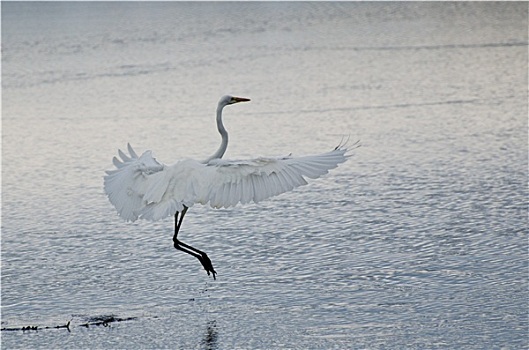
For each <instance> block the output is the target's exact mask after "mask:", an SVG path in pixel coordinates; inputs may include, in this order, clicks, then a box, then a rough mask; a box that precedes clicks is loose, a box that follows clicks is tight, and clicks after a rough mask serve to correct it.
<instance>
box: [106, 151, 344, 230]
mask: <svg viewBox="0 0 529 350" xmlns="http://www.w3.org/2000/svg"><path fill="white" fill-rule="evenodd" d="M128 152H129V155H127V154H125V153H124V152H122V151H119V152H118V154H119V156H120V158H121V160H120V159H118V158H116V157H114V159H113V163H114V165H115V166H116V169H114V170H109V171H107V175H106V176H105V179H104V182H105V192H106V194H107V195H108V198H109V199H110V202H111V203H112V204H113V205H114V206H115V207H116V209H117V211H118V213H119V215H120V216H121V217H123V218H124V219H125V220H130V221H135V220H136V219H138V218H143V219H147V220H159V219H163V218H165V217H167V216H170V215H174V214H175V213H176V212H177V211H178V212H180V211H182V210H183V208H184V206H186V207H191V206H192V205H193V204H194V203H201V204H206V203H209V204H210V205H211V206H212V207H214V208H220V207H226V208H227V207H230V206H235V205H236V204H237V203H243V204H244V203H248V202H251V201H253V202H259V201H262V200H264V199H267V198H269V197H272V196H275V195H278V194H281V193H284V192H287V191H290V190H292V189H294V188H295V187H298V186H302V185H305V184H307V181H306V180H305V178H311V179H315V178H318V177H320V176H322V175H324V174H326V173H327V172H328V171H329V170H330V169H333V168H336V167H337V166H338V164H340V163H343V162H344V161H345V160H346V159H347V157H348V156H347V155H346V152H347V149H345V148H343V147H337V148H336V149H334V150H332V151H330V152H327V153H323V154H319V155H313V156H305V157H291V156H287V157H279V158H264V157H261V158H256V159H253V160H245V161H229V160H222V159H215V160H211V161H209V162H208V163H206V164H204V163H200V162H198V161H195V160H191V159H187V160H182V161H179V162H177V163H175V164H173V165H169V166H168V165H164V164H162V163H159V162H158V161H157V160H156V159H155V158H154V157H153V156H152V153H151V151H146V152H144V153H143V154H142V155H141V156H140V157H138V155H137V154H136V152H134V150H133V149H132V147H131V146H130V145H128Z"/></svg>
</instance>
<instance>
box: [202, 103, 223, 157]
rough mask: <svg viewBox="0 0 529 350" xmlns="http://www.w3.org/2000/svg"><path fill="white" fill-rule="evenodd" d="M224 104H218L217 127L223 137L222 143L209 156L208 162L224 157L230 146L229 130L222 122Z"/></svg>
mask: <svg viewBox="0 0 529 350" xmlns="http://www.w3.org/2000/svg"><path fill="white" fill-rule="evenodd" d="M223 108H224V106H218V107H217V129H218V130H219V133H220V136H221V137H222V141H221V143H220V147H219V149H218V150H217V152H215V153H214V154H213V155H212V156H211V157H209V158H208V159H207V160H206V163H207V162H209V161H210V160H213V159H218V158H222V156H223V155H224V153H225V152H226V149H227V148H228V132H227V131H226V128H225V127H224V124H223V123H222V109H223Z"/></svg>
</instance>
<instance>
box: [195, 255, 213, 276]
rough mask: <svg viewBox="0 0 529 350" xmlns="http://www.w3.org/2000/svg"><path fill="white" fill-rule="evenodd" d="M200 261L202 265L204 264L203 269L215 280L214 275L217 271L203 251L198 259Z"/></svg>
mask: <svg viewBox="0 0 529 350" xmlns="http://www.w3.org/2000/svg"><path fill="white" fill-rule="evenodd" d="M199 260H200V262H201V263H202V266H204V270H206V272H207V273H208V276H209V275H210V273H211V274H212V275H213V279H214V280H216V279H217V278H216V277H215V275H216V274H217V271H215V269H214V268H213V264H212V263H211V260H210V259H209V257H208V255H207V254H206V253H204V252H202V254H201V258H200V259H199Z"/></svg>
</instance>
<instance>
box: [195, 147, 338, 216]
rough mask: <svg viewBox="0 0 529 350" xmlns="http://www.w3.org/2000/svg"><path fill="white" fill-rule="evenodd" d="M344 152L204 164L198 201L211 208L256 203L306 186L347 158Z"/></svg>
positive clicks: (334, 151) (336, 151)
mask: <svg viewBox="0 0 529 350" xmlns="http://www.w3.org/2000/svg"><path fill="white" fill-rule="evenodd" d="M346 152H347V149H346V148H341V147H337V148H336V149H334V150H332V151H330V152H327V153H323V154H319V155H312V156H305V157H291V156H287V157H280V158H264V157H262V158H257V159H253V160H246V161H229V160H222V159H215V160H212V161H210V162H209V163H208V164H207V167H206V169H205V172H207V173H209V176H207V177H206V178H207V181H208V182H209V183H208V184H204V188H207V190H206V192H205V193H201V198H200V202H202V203H205V202H206V203H207V202H209V203H210V205H211V206H212V207H214V208H220V207H226V208H227V207H230V206H234V205H236V204H237V203H239V202H240V203H243V204H244V203H248V202H250V201H253V202H259V201H262V200H264V199H267V198H270V197H272V196H276V195H278V194H281V193H284V192H287V191H290V190H292V189H294V188H295V187H298V186H302V185H306V184H307V181H306V180H305V178H311V179H315V178H318V177H320V176H322V175H324V174H327V173H328V171H329V170H330V169H333V168H336V167H337V166H338V164H340V163H343V162H344V161H345V160H346V159H347V157H348V156H347V155H346Z"/></svg>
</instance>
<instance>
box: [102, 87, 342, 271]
mask: <svg viewBox="0 0 529 350" xmlns="http://www.w3.org/2000/svg"><path fill="white" fill-rule="evenodd" d="M247 101H250V99H248V98H242V97H233V96H224V97H222V98H221V99H220V101H219V104H218V106H217V128H218V130H219V133H220V135H221V136H222V142H221V144H220V147H219V149H218V150H217V151H216V152H215V153H214V154H213V155H212V156H211V157H209V158H207V159H206V160H204V161H197V160H193V159H184V160H180V161H178V162H176V163H175V164H172V165H165V164H162V163H159V162H158V161H157V160H156V159H155V158H154V157H153V155H152V152H151V151H145V152H144V153H143V154H142V155H141V156H139V157H138V155H137V154H136V152H135V151H134V150H133V149H132V147H131V145H130V144H127V148H128V152H129V154H128V155H127V154H125V153H124V152H122V151H121V150H118V154H119V157H120V158H121V160H119V159H117V158H116V157H114V159H113V163H114V165H115V167H116V169H114V170H109V171H107V172H106V173H107V175H106V176H105V178H104V182H105V192H106V194H107V195H108V198H109V200H110V202H111V203H112V204H113V205H114V206H115V207H116V209H117V211H118V213H119V215H120V216H121V217H122V218H123V219H125V220H127V221H135V220H136V219H138V218H141V219H146V220H152V221H154V220H160V219H163V218H165V217H167V216H170V215H174V220H175V228H174V236H173V243H174V247H175V248H176V249H177V250H181V251H183V252H185V253H187V254H189V255H192V256H194V257H195V258H197V259H198V260H199V261H200V263H201V264H202V266H203V267H204V269H205V270H206V272H207V273H208V275H210V273H211V274H213V279H216V278H215V275H216V273H217V272H216V271H215V269H214V268H213V264H212V263H211V260H210V259H209V257H208V256H207V254H206V253H204V252H203V251H200V250H198V249H196V248H193V247H192V246H190V245H187V244H184V243H183V242H182V241H180V240H178V238H177V237H178V232H179V231H180V228H181V226H182V220H183V219H184V216H185V215H186V213H187V210H188V209H189V208H190V207H191V206H193V204H195V203H200V204H207V203H209V204H210V205H211V206H212V207H213V208H220V207H225V208H227V207H230V206H235V205H236V204H237V203H239V202H240V203H242V204H245V203H248V202H250V201H253V202H255V203H257V202H259V201H261V200H263V199H266V198H269V197H272V196H276V195H278V194H280V193H283V192H287V191H290V190H292V189H293V188H295V187H298V186H301V185H306V184H307V181H305V179H304V177H308V178H311V179H315V178H318V177H320V176H322V175H324V174H326V173H328V171H329V169H334V168H336V167H337V166H338V164H340V163H343V162H345V160H346V159H347V157H348V155H346V152H347V148H346V147H345V146H344V145H342V144H340V145H339V146H337V147H336V148H335V149H333V150H332V151H330V152H327V153H323V154H318V155H312V156H304V157H292V156H290V155H289V156H286V157H274V158H264V157H261V158H256V159H250V160H240V161H230V160H223V159H222V156H223V155H224V152H226V148H227V147H228V133H227V131H226V129H225V128H224V125H223V123H222V110H223V108H224V107H225V106H227V105H231V104H235V103H239V102H247ZM179 214H180V218H179V217H178V216H179Z"/></svg>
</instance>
